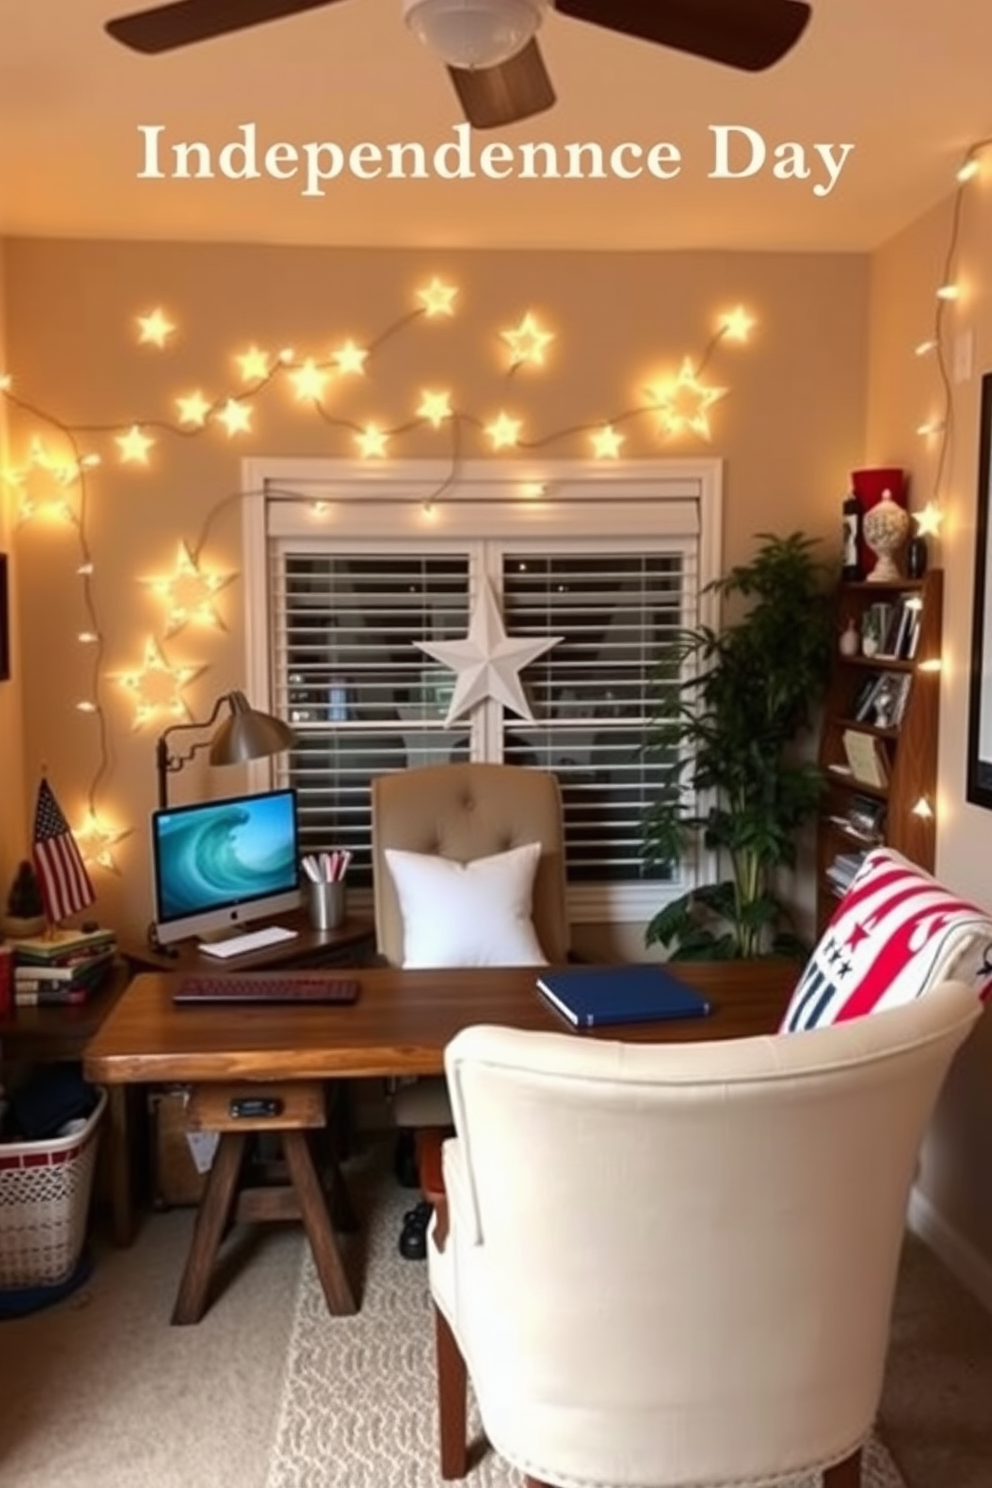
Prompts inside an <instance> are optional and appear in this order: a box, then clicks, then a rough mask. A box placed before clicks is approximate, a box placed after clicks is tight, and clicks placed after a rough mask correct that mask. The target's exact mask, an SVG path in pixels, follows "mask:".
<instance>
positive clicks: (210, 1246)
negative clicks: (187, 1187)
mask: <svg viewBox="0 0 992 1488" xmlns="http://www.w3.org/2000/svg"><path fill="white" fill-rule="evenodd" d="M247 1140H248V1133H247V1132H224V1133H222V1135H221V1138H220V1141H219V1142H218V1144H217V1151H216V1153H215V1154H214V1160H213V1164H212V1166H211V1168H210V1173H209V1175H208V1177H207V1182H206V1186H205V1187H204V1190H203V1197H202V1199H201V1200H200V1207H199V1209H198V1210H197V1211H196V1224H195V1226H194V1228H193V1241H192V1244H191V1245H190V1248H189V1255H188V1256H187V1257H186V1266H185V1269H184V1271H183V1276H182V1281H181V1282H180V1283H179V1292H178V1294H177V1296H176V1305H175V1307H174V1308H173V1310H172V1322H173V1323H174V1324H175V1325H177V1326H185V1325H187V1324H190V1323H198V1322H199V1321H200V1319H201V1318H202V1316H203V1314H204V1313H205V1312H206V1310H207V1295H208V1293H209V1290H210V1278H211V1273H212V1272H213V1267H214V1261H215V1260H216V1259H217V1251H218V1250H219V1248H220V1242H221V1237H222V1235H223V1233H224V1230H225V1227H226V1225H227V1221H228V1219H229V1217H230V1214H231V1209H232V1207H233V1204H234V1198H235V1193H236V1190H237V1184H238V1175H239V1173H240V1172H241V1163H242V1159H243V1158H244V1151H245V1143H246V1141H247ZM311 1243H312V1242H311Z"/></svg>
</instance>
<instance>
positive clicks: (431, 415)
mask: <svg viewBox="0 0 992 1488" xmlns="http://www.w3.org/2000/svg"><path fill="white" fill-rule="evenodd" d="M417 417H418V418H422V419H424V420H425V421H426V422H427V423H428V424H430V425H431V427H432V428H433V429H440V427H441V425H442V424H443V423H444V420H445V419H449V418H450V417H451V394H450V393H430V392H427V391H426V389H425V390H424V392H423V393H421V395H420V407H419V408H418V409H417Z"/></svg>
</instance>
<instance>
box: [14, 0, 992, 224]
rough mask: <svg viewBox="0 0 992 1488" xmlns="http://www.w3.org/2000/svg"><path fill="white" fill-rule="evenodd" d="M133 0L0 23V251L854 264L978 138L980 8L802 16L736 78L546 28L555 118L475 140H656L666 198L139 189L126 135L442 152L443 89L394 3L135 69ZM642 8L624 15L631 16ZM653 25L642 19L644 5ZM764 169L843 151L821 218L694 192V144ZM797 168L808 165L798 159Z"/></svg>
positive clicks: (343, 7)
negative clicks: (729, 135) (763, 59)
mask: <svg viewBox="0 0 992 1488" xmlns="http://www.w3.org/2000/svg"><path fill="white" fill-rule="evenodd" d="M138 3H139V0H119V3H118V4H114V3H113V0H0V232H2V233H5V234H8V235H32V234H39V235H52V236H76V237H123V238H163V239H172V238H178V239H194V240H198V239H206V240H211V239H212V240H215V241H256V242H284V243H318V244H359V245H379V244H385V245H401V244H402V245H411V246H432V247H518V248H520V247H534V248H562V247H568V248H584V249H606V248H639V249H650V248H698V247H733V248H755V249H772V248H783V249H794V248H799V249H813V248H821V249H847V250H862V249H868V248H872V247H874V246H876V245H877V244H878V243H880V242H882V241H884V240H885V239H886V238H887V237H888V236H890V235H891V234H892V233H894V232H896V231H898V230H899V229H900V228H901V227H902V226H904V225H905V224H906V223H908V222H909V221H911V220H912V219H913V218H914V217H916V216H917V215H919V214H920V213H921V212H922V211H924V210H926V209H927V208H928V207H929V206H930V205H932V204H933V203H934V202H935V201H937V200H939V199H940V197H942V196H943V195H945V194H946V193H947V192H948V191H949V190H950V189H951V187H952V186H953V168H954V166H955V164H956V163H957V161H958V159H959V158H960V155H961V153H962V151H963V150H964V148H965V147H966V146H967V145H968V144H969V143H970V142H971V141H973V140H974V139H976V138H979V137H982V136H984V135H986V134H992V89H990V87H989V65H990V56H992V4H990V3H989V0H944V3H942V4H941V3H938V0H812V3H813V7H814V15H813V19H812V21H811V23H810V25H809V27H808V29H807V31H806V33H805V35H804V37H803V38H802V40H801V41H800V43H799V44H798V46H797V47H796V49H795V50H794V51H793V52H792V53H791V54H790V55H789V56H788V57H786V59H785V60H784V61H783V62H781V63H780V64H779V65H778V66H777V67H775V68H773V69H771V70H770V71H768V72H766V73H759V74H754V75H749V74H739V73H736V72H733V71H731V70H729V69H727V68H725V67H721V66H717V65H715V64H710V63H706V62H702V61H699V60H696V59H694V58H689V57H685V56H681V55H678V54H676V53H674V52H670V51H666V50H663V49H661V48H658V47H653V46H650V45H648V44H646V43H644V42H639V41H634V40H631V39H629V38H626V37H620V36H613V35H611V34H609V33H607V32H606V31H603V30H601V29H599V28H597V27H592V26H589V25H586V24H583V23H581V22H578V21H574V20H571V19H567V18H566V17H564V16H559V15H555V14H553V13H552V14H551V15H549V16H548V18H547V20H546V22H545V24H544V26H543V28H542V31H541V34H540V41H541V47H542V50H543V53H544V57H545V61H546V63H547V66H548V69H549V71H550V72H551V75H552V78H553V80H554V84H555V88H556V91H557V94H558V100H559V101H558V104H557V105H556V107H555V108H554V109H553V110H552V111H551V112H549V113H545V114H543V115H540V116H538V117H537V118H535V119H532V120H529V121H526V122H524V123H522V124H518V125H515V126H513V127H512V128H508V129H505V130H501V131H499V132H498V134H496V135H491V134H488V133H485V134H478V135H475V136H474V138H473V145H474V147H475V148H476V149H478V148H481V146H482V145H484V144H485V143H487V142H488V141H489V140H491V139H493V138H498V139H501V140H505V141H506V142H507V143H509V144H513V145H519V144H520V143H522V142H525V141H541V140H547V141H552V142H554V143H556V144H557V145H558V146H559V147H560V148H561V147H563V146H564V145H565V144H566V143H567V142H569V141H586V140H594V141H597V142H599V143H601V144H602V145H603V146H605V147H607V148H609V147H611V146H613V145H615V144H617V143H619V142H621V141H635V142H637V143H639V144H641V145H643V146H644V147H645V149H647V147H649V146H650V145H651V144H653V143H655V142H658V141H671V142H673V143H674V144H676V145H677V146H678V147H679V148H680V150H681V153H682V158H683V165H682V170H681V174H680V175H679V177H678V178H677V179H675V180H669V181H662V180H653V179H650V178H647V177H645V178H643V179H640V180H636V181H620V180H616V179H613V180H605V181H604V180H600V181H596V180H589V179H586V180H579V181H564V180H558V181H554V180H529V181H528V180H522V179H509V180H502V181H497V180H491V179H490V180H487V179H476V180H455V181H445V180H440V179H436V178H435V179H429V180H406V181H400V180H386V179H378V180H369V181H360V180H357V179H354V178H350V179H349V178H347V177H342V178H339V179H338V180H337V181H335V182H330V183H328V186H327V192H326V195H325V196H323V197H317V198H306V197H304V196H303V195H302V194H301V185H300V181H299V180H286V181H277V180H268V179H267V180H255V181H225V180H213V181H168V180H158V181H149V180H146V181H142V180H139V179H137V172H138V171H139V169H140V140H139V134H138V126H139V125H142V124H144V125H155V124H160V125H164V126H165V132H164V135H163V138H164V140H165V141H166V142H168V143H169V144H174V143H176V142H178V141H184V140H186V141H188V140H195V139H202V140H205V141H207V142H208V143H210V144H211V145H212V146H213V147H214V148H215V149H219V148H220V146H221V145H223V144H224V143H225V141H227V140H231V139H234V138H237V137H238V126H239V125H241V124H244V123H249V122H250V123H254V124H255V125H257V131H258V140H259V143H260V145H261V147H262V148H263V149H264V147H265V146H267V145H270V144H272V143H275V142H278V141H285V142H288V143H290V144H295V145H297V146H302V145H304V144H305V143H307V142H309V141H319V140H329V141H335V142H337V143H339V144H341V145H343V146H344V147H345V148H347V147H349V146H350V145H353V144H355V143H358V142H360V141H372V142H374V143H377V144H380V145H383V146H385V145H386V144H388V143H390V142H393V141H409V140H414V141H420V142H422V143H423V144H424V145H425V146H427V147H428V149H429V150H430V149H432V148H433V147H434V146H435V145H437V144H440V143H442V142H444V141H445V140H451V139H453V138H454V135H453V133H452V129H453V126H454V125H455V124H457V123H458V122H459V120H460V119H461V115H460V113H459V111H458V107H457V101H456V99H455V95H454V92H453V90H452V88H451V84H450V82H449V80H448V78H447V76H446V74H445V71H444V68H443V66H442V65H441V64H440V63H439V62H438V61H437V60H436V59H435V58H433V57H432V56H431V55H430V54H429V53H428V52H427V51H426V50H425V49H424V48H423V46H422V45H421V44H420V43H419V42H418V41H416V40H415V39H414V38H413V37H412V36H411V35H410V34H409V33H408V32H407V30H406V29H405V27H404V25H403V23H402V20H401V17H400V3H399V0H344V3H341V4H340V5H333V6H331V7H329V8H327V9H323V10H316V11H312V12H310V13H309V14H306V15H302V16H298V17H295V18H293V19H291V20H282V21H277V22H274V23H271V24H269V25H266V26H260V27H257V28H255V29H254V30H252V31H247V32H243V33H241V34H239V35H234V36H229V37H223V38H219V39H217V40H214V41H211V42H206V43H203V44H201V45H200V46H196V47H192V48H189V49H184V50H182V51H178V52H174V53H171V54H166V55H162V56H158V57H146V56H141V55H139V54H137V53H134V52H130V51H128V50H126V49H125V48H123V47H121V46H120V45H119V44H117V43H115V42H113V41H111V40H110V38H108V37H107V36H106V35H105V34H104V32H103V30H102V23H103V22H104V20H106V19H107V18H108V17H110V16H112V15H114V14H121V13H123V12H127V11H129V10H132V9H136V8H138ZM645 3H647V0H645ZM657 3H659V4H660V3H662V0H657ZM722 124H734V125H740V124H743V125H747V126H749V127H750V128H752V129H754V130H756V131H757V132H758V133H759V134H760V135H761V136H762V137H763V139H764V140H765V141H766V142H767V145H768V148H769V157H770V156H771V151H772V149H773V147H774V146H775V145H777V144H779V143H782V142H785V141H797V142H799V143H800V144H802V145H804V147H806V149H807V151H808V152H809V153H810V156H811V157H812V152H813V146H814V145H815V144H816V143H824V144H831V143H832V144H840V143H848V142H850V143H853V144H854V146H855V148H854V151H853V153H852V154H851V156H850V157H849V159H848V163H847V164H846V166H845V167H844V169H843V170H842V172H841V174H840V176H839V178H838V181H837V184H836V186H835V187H834V189H833V190H832V192H831V193H830V194H829V195H828V196H826V197H817V196H816V195H814V193H813V191H812V189H811V188H812V186H813V185H814V184H816V182H817V181H818V180H820V179H821V178H822V171H821V170H817V171H816V172H815V173H814V175H813V177H812V178H811V179H810V180H808V181H797V180H775V179H774V178H772V177H771V175H770V173H769V169H768V167H767V166H766V168H765V169H764V170H762V171H761V172H760V173H759V174H757V175H755V176H753V177H751V178H749V179H746V180H745V179H742V180H724V181H720V180H713V179H709V178H708V172H709V171H710V169H711V168H712V153H713V136H712V135H711V133H710V126H714V125H722ZM811 163H812V159H811Z"/></svg>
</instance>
